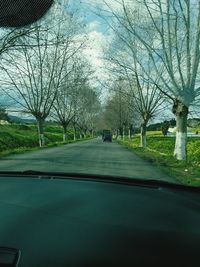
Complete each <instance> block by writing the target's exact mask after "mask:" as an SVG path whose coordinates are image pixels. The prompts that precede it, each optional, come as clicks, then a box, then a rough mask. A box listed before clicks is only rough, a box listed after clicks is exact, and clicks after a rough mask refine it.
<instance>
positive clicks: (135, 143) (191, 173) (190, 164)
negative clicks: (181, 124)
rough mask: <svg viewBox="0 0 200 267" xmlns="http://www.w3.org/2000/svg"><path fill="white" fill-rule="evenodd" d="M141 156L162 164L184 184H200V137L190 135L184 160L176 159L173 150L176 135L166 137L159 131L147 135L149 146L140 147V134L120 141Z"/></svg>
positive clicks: (166, 170)
mask: <svg viewBox="0 0 200 267" xmlns="http://www.w3.org/2000/svg"><path fill="white" fill-rule="evenodd" d="M119 142H120V143H121V144H122V145H125V146H126V147H127V148H129V149H133V150H134V152H135V153H136V154H137V155H139V156H140V157H142V158H144V159H146V160H148V161H150V162H152V163H153V164H155V165H159V166H162V168H163V170H164V171H165V172H166V173H168V174H169V175H171V176H173V177H175V178H176V179H178V180H180V181H181V182H182V183H184V184H190V185H193V186H200V138H199V137H188V143H187V154H188V157H187V160H186V161H184V162H182V161H178V160H175V159H174V157H173V150H174V144H175V137H164V136H161V135H160V134H159V133H158V132H157V133H156V134H155V133H154V134H153V133H152V132H150V133H148V135H147V145H148V147H147V148H145V149H144V148H140V147H139V136H135V137H133V138H132V140H125V141H119Z"/></svg>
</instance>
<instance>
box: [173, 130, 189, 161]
mask: <svg viewBox="0 0 200 267" xmlns="http://www.w3.org/2000/svg"><path fill="white" fill-rule="evenodd" d="M186 144H187V133H184V132H178V131H177V132H176V143H175V149H174V156H175V157H176V159H178V160H185V159H186Z"/></svg>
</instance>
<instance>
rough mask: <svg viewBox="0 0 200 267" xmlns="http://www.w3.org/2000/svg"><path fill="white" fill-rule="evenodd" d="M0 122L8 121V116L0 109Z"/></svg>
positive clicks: (3, 109)
mask: <svg viewBox="0 0 200 267" xmlns="http://www.w3.org/2000/svg"><path fill="white" fill-rule="evenodd" d="M0 120H4V121H9V117H8V114H7V112H6V109H5V108H2V107H0Z"/></svg>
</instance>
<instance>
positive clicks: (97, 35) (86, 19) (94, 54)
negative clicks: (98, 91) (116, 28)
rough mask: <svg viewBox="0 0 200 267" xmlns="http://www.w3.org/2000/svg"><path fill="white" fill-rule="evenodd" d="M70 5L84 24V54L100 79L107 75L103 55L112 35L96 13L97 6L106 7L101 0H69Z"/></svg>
mask: <svg viewBox="0 0 200 267" xmlns="http://www.w3.org/2000/svg"><path fill="white" fill-rule="evenodd" d="M109 1H110V0H109ZM109 1H108V2H109ZM113 2H115V1H112V3H113ZM70 6H71V8H72V9H73V11H76V10H77V14H78V15H79V16H80V19H81V20H82V21H83V23H84V24H85V25H86V32H87V36H88V42H87V47H86V48H85V50H84V55H85V56H86V57H87V59H88V61H89V62H90V64H91V65H92V67H93V68H94V69H95V70H96V75H97V76H98V78H99V79H101V80H102V79H104V78H106V77H107V73H106V70H105V68H104V61H103V57H104V53H105V51H107V50H108V49H109V46H110V43H111V41H112V37H113V35H112V32H111V30H110V29H109V27H108V25H106V23H105V21H104V20H103V19H102V18H101V17H100V16H98V15H97V14H96V13H98V8H101V9H102V8H103V9H106V6H105V4H104V3H103V0H96V1H95V0H83V1H81V0H76V1H73V0H71V1H70Z"/></svg>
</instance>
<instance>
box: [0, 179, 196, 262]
mask: <svg viewBox="0 0 200 267" xmlns="http://www.w3.org/2000/svg"><path fill="white" fill-rule="evenodd" d="M43 178H47V177H42V176H36V177H23V176H21V177H19V176H18V177H1V178H0V246H2V247H12V248H17V249H19V250H20V251H21V259H20V262H19V265H18V266H19V267H68V266H69V267H91V266H95V267H100V266H101V267H102V266H104V267H105V266H106V267H107V266H109V267H110V266H115V267H126V266H127V267H128V266H176V267H177V266H188V267H192V266H198V265H199V264H197V263H198V262H199V249H200V194H199V191H198V190H194V191H193V190H192V189H191V190H186V189H184V187H183V188H182V187H181V186H180V188H179V187H178V186H177V187H176V186H174V187H173V186H172V187H171V188H170V186H164V185H163V186H161V185H157V186H156V184H152V183H150V182H148V181H147V182H146V184H145V182H142V183H141V184H140V183H134V182H133V183H124V184H123V183H122V181H121V182H120V183H119V184H118V183H117V182H116V181H115V182H113V181H109V179H108V181H109V182H106V181H105V179H104V180H102V181H101V180H91V179H89V178H88V179H85V178H84V179H82V178H79V177H77V178H74V177H71V178H70V177H68V178H69V179H59V178H58V177H56V179H43Z"/></svg>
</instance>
